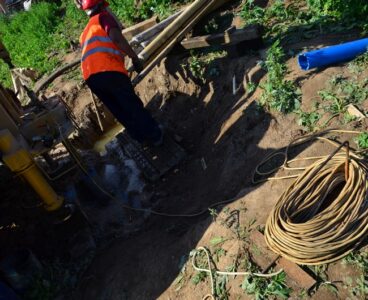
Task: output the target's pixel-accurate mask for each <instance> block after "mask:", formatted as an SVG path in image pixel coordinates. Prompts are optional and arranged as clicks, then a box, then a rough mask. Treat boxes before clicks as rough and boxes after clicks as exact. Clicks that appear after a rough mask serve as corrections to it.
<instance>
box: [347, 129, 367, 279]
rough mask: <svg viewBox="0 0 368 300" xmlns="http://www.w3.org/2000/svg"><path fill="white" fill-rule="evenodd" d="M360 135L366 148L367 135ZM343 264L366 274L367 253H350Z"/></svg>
mask: <svg viewBox="0 0 368 300" xmlns="http://www.w3.org/2000/svg"><path fill="white" fill-rule="evenodd" d="M361 135H364V136H365V137H364V142H365V143H366V144H365V145H366V147H368V133H362V134H361ZM358 138H359V137H358ZM358 145H359V144H358ZM343 263H345V264H351V265H354V266H357V267H358V268H359V269H361V270H362V271H363V272H365V273H368V252H366V251H362V252H351V253H350V254H348V255H347V256H345V257H344V259H343Z"/></svg>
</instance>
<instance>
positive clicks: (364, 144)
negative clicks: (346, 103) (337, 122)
mask: <svg viewBox="0 0 368 300" xmlns="http://www.w3.org/2000/svg"><path fill="white" fill-rule="evenodd" d="M355 142H356V143H357V145H358V147H359V149H367V148H368V132H362V133H360V134H359V135H358V137H357V138H356V139H355ZM352 255H354V257H355V254H349V255H348V256H347V257H346V258H345V259H344V260H345V261H349V260H350V261H353V259H352V258H353V257H351V256H352ZM358 258H359V256H358ZM364 259H366V258H364ZM354 260H356V259H354Z"/></svg>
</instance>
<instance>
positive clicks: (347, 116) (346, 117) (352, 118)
mask: <svg viewBox="0 0 368 300" xmlns="http://www.w3.org/2000/svg"><path fill="white" fill-rule="evenodd" d="M357 119H358V118H357V116H353V115H351V114H349V113H348V112H346V113H345V114H344V123H345V124H348V123H350V122H353V121H356V120H357Z"/></svg>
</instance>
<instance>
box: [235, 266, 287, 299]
mask: <svg viewBox="0 0 368 300" xmlns="http://www.w3.org/2000/svg"><path fill="white" fill-rule="evenodd" d="M285 280H286V274H285V273H284V272H282V273H280V274H278V275H276V276H274V277H272V278H263V277H256V276H247V277H246V278H245V279H244V281H243V283H242V286H241V287H242V289H243V290H244V292H246V293H247V294H248V295H254V298H255V299H256V300H262V299H268V298H269V297H279V298H281V299H287V298H289V295H290V292H291V289H290V288H288V287H287V285H286V283H285Z"/></svg>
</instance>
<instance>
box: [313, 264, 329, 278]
mask: <svg viewBox="0 0 368 300" xmlns="http://www.w3.org/2000/svg"><path fill="white" fill-rule="evenodd" d="M327 268H328V265H327V264H322V265H316V266H313V267H312V270H313V271H314V273H315V274H316V275H317V276H318V277H319V278H321V279H323V280H324V281H327V274H326V272H327Z"/></svg>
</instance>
